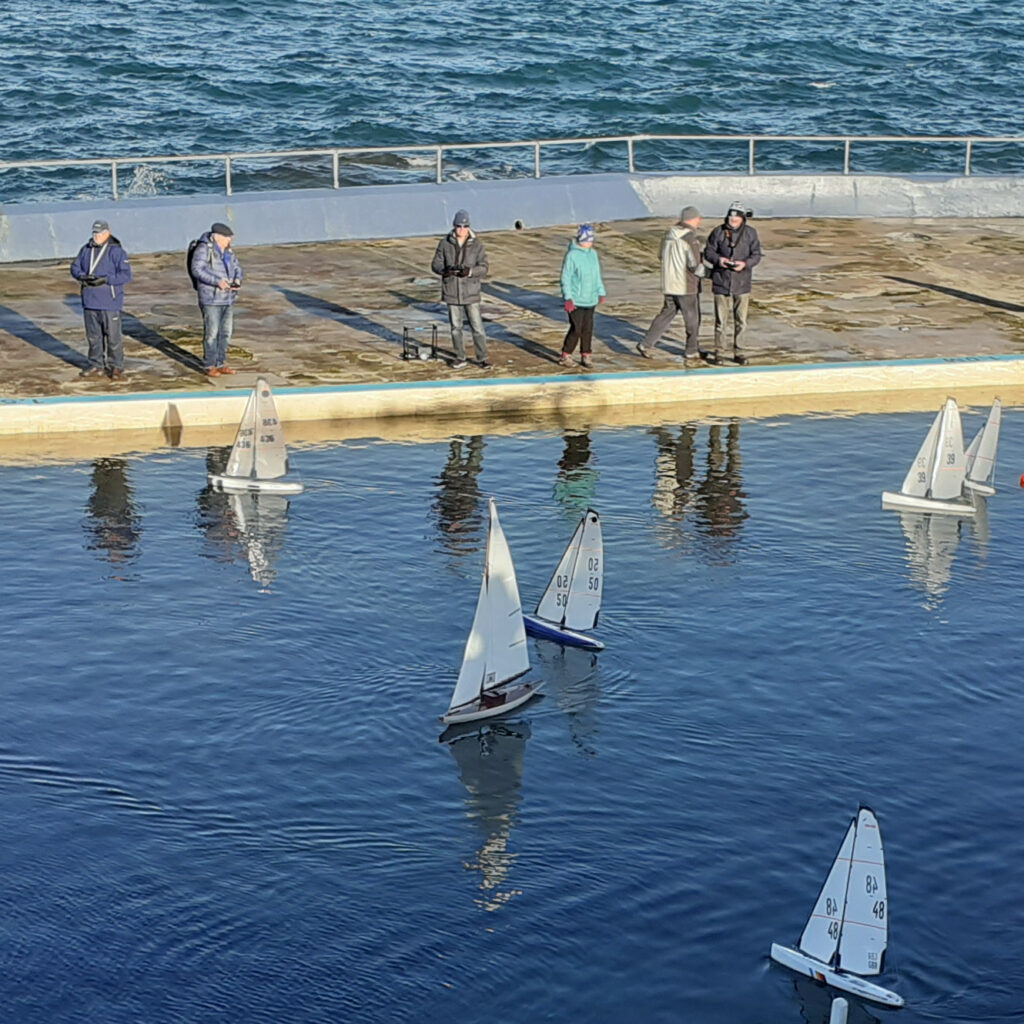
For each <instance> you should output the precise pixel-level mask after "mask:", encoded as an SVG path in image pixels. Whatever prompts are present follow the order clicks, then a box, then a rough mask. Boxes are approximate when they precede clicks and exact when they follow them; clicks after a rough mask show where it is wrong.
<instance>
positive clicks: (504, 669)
mask: <svg viewBox="0 0 1024 1024" xmlns="http://www.w3.org/2000/svg"><path fill="white" fill-rule="evenodd" d="M529 667H530V657H529V653H528V651H527V647H526V628H525V627H524V625H523V612H522V608H521V606H520V603H519V587H518V585H517V583H516V572H515V567H514V566H513V565H512V555H511V553H510V552H509V549H508V542H507V541H506V540H505V534H504V532H503V531H502V529H501V523H500V522H499V520H498V510H497V508H496V506H495V504H494V499H493V498H491V499H490V525H489V527H488V531H487V554H486V558H485V561H484V574H483V579H482V580H481V581H480V593H479V596H478V597H477V603H476V614H475V615H474V617H473V626H472V628H471V629H470V631H469V638H468V639H467V640H466V648H465V651H464V653H463V656H462V668H461V670H460V671H459V678H458V680H457V681H456V683H455V690H454V691H453V693H452V699H451V703H450V705H449V709H451V708H457V707H461V706H462V705H463V704H468V703H469V702H470V701H472V700H474V699H475V698H477V697H479V696H480V695H481V694H482V693H483V692H484V691H485V690H491V689H494V688H495V687H496V686H500V685H501V684H502V683H506V682H508V681H509V680H510V679H515V678H516V676H521V675H522V674H523V673H524V672H526V671H527V670H528V669H529Z"/></svg>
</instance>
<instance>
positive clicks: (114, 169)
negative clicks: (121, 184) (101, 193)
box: [110, 160, 117, 203]
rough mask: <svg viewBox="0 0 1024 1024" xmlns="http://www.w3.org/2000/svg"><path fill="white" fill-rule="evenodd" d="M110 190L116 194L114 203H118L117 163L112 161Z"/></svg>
mask: <svg viewBox="0 0 1024 1024" xmlns="http://www.w3.org/2000/svg"><path fill="white" fill-rule="evenodd" d="M110 189H111V191H112V192H113V193H114V202H115V203H116V202H117V161H116V160H111V161H110Z"/></svg>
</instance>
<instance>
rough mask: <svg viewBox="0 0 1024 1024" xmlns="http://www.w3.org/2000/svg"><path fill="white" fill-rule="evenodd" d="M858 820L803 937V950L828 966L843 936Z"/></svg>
mask: <svg viewBox="0 0 1024 1024" xmlns="http://www.w3.org/2000/svg"><path fill="white" fill-rule="evenodd" d="M856 832H857V824H856V819H855V820H854V821H851V822H850V827H849V828H848V829H847V831H846V836H845V837H844V839H843V842H842V845H841V846H840V847H839V852H838V853H837V854H836V857H835V860H833V861H832V867H831V868H830V869H829V873H828V876H827V877H826V879H825V884H824V885H823V886H822V887H821V892H820V893H819V894H818V901H817V902H816V903H815V904H814V909H813V910H812V911H811V916H810V917H809V918H808V919H807V924H806V925H805V926H804V931H803V935H801V936H800V943H799V949H800V951H801V952H802V953H806V954H807V955H808V956H813V957H814V958H815V959H816V960H820V961H821V962H822V963H824V964H831V963H832V959H833V957H835V955H836V950H837V949H838V948H839V935H840V932H841V930H842V924H843V904H844V903H845V902H846V886H847V883H848V882H849V879H850V859H851V857H852V856H853V844H854V839H855V837H856Z"/></svg>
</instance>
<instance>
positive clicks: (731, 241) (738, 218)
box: [704, 202, 761, 366]
mask: <svg viewBox="0 0 1024 1024" xmlns="http://www.w3.org/2000/svg"><path fill="white" fill-rule="evenodd" d="M749 216H750V211H749V210H747V208H746V206H745V205H744V204H743V203H739V202H735V203H732V204H730V206H729V209H728V210H727V211H726V215H725V220H724V222H723V223H721V224H719V225H718V227H716V228H715V229H714V231H712V232H711V235H710V236H709V238H708V244H707V245H706V246H705V248H704V259H705V260H707V262H708V263H710V264H711V266H712V268H713V269H712V271H711V291H712V293H713V295H714V300H715V351H714V353H713V354H711V355H709V356H708V361H709V362H714V363H718V362H721V361H722V360H723V359H726V358H732V359H733V360H734V361H735V362H737V363H739V364H740V365H741V366H742V365H745V364H746V362H747V357H746V355H745V353H744V352H743V342H744V339H745V337H746V333H747V311H748V310H749V308H750V279H751V277H752V274H751V271H752V270H753V269H754V267H756V266H757V265H758V263H760V262H761V241H760V239H759V238H758V237H757V232H756V231H755V230H754V229H753V228H752V227H751V226H750V225H749V224H748V223H747V218H748V217H749ZM730 309H731V310H732V319H733V340H732V344H731V345H727V344H726V342H725V324H726V321H727V320H728V318H729V311H730ZM730 350H731V351H730Z"/></svg>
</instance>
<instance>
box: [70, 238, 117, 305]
mask: <svg viewBox="0 0 1024 1024" xmlns="http://www.w3.org/2000/svg"><path fill="white" fill-rule="evenodd" d="M71 276H72V277H73V278H74V279H75V280H76V281H81V280H82V278H83V277H89V276H93V277H105V278H106V279H107V280H106V283H105V284H100V285H88V284H83V285H82V308H83V309H105V310H116V311H120V310H121V309H123V308H124V286H125V285H126V284H127V283H128V282H129V281H130V280H131V279H132V268H131V267H130V266H129V265H128V254H127V253H126V252H125V251H124V249H122V248H121V243H120V242H119V241H118V240H117V239H116V238H115V237H114V236H113V235H111V236H110V237H109V238H108V239H107V240H106V241H105V242H104V243H103V244H102V245H97V244H96V243H95V242H94V241H93V240H92V239H91V238H90V239H89V241H88V242H86V243H85V245H83V246H82V248H81V249H80V250H79V253H78V255H77V256H76V257H75V259H74V262H72V264H71Z"/></svg>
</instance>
